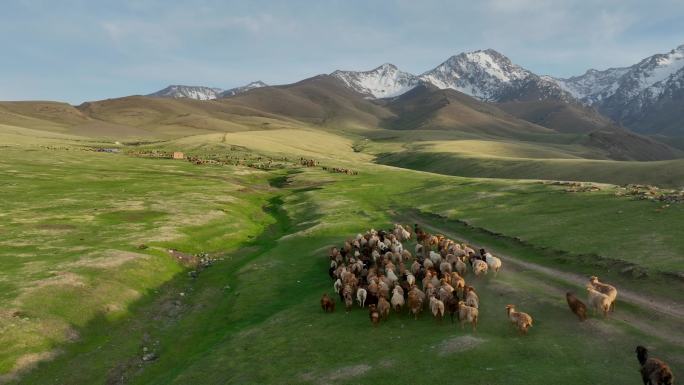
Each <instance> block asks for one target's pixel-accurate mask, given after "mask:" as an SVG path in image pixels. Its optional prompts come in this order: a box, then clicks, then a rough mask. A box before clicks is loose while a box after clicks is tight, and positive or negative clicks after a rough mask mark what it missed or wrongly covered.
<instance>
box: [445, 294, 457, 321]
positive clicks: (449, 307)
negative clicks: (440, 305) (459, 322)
mask: <svg viewBox="0 0 684 385" xmlns="http://www.w3.org/2000/svg"><path fill="white" fill-rule="evenodd" d="M444 307H445V308H446V311H447V313H449V316H450V317H451V323H454V314H456V315H457V316H458V298H456V297H451V298H449V299H448V300H447V301H446V302H445V303H444Z"/></svg>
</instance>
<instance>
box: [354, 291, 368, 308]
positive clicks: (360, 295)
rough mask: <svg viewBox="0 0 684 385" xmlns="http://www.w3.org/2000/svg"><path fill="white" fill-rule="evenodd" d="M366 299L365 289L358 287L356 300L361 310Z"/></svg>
mask: <svg viewBox="0 0 684 385" xmlns="http://www.w3.org/2000/svg"><path fill="white" fill-rule="evenodd" d="M367 297H368V292H367V291H366V289H364V288H362V287H360V288H359V289H358V290H357V291H356V300H357V301H358V302H359V306H361V308H363V307H364V306H365V305H366V298H367Z"/></svg>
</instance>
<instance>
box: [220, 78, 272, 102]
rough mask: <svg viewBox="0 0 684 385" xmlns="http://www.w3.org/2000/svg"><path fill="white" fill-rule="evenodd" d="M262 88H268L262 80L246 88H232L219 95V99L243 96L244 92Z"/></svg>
mask: <svg viewBox="0 0 684 385" xmlns="http://www.w3.org/2000/svg"><path fill="white" fill-rule="evenodd" d="M261 87H268V84H266V83H264V82H262V81H261V80H257V81H255V82H251V83H249V84H247V85H246V86H242V87H235V88H231V89H229V90H226V91H223V92H221V93H220V94H219V97H221V98H226V97H229V96H235V95H238V94H241V93H243V92H247V91H249V90H252V89H255V88H261Z"/></svg>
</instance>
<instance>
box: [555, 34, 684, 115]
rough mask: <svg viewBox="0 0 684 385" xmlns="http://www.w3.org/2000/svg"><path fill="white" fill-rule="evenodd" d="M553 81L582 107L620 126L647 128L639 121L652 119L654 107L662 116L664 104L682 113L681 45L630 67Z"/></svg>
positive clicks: (683, 67) (683, 70) (683, 69)
mask: <svg viewBox="0 0 684 385" xmlns="http://www.w3.org/2000/svg"><path fill="white" fill-rule="evenodd" d="M554 80H556V82H557V83H558V85H559V86H561V87H562V88H563V89H565V90H567V91H568V92H570V93H572V94H573V95H574V96H575V97H576V98H578V99H580V100H581V101H582V102H583V103H585V104H587V105H590V106H594V107H596V108H598V110H599V111H601V112H602V113H604V114H606V115H607V116H609V117H610V118H612V119H614V120H616V121H618V122H620V123H623V124H626V125H632V126H634V127H635V128H639V126H641V125H642V124H646V123H645V122H642V118H643V117H645V116H648V115H652V114H653V110H654V108H656V106H658V110H659V112H660V113H665V114H667V113H668V112H669V111H667V110H665V111H663V110H662V108H661V107H662V106H663V105H665V104H666V105H668V106H669V107H668V109H671V108H679V109H684V98H682V96H681V94H682V92H681V91H682V86H683V83H684V45H681V46H679V47H677V48H676V49H673V50H672V51H670V52H668V53H665V54H656V55H653V56H650V57H648V58H646V59H644V60H642V61H640V62H639V63H637V64H635V65H633V66H631V67H625V68H611V69H608V70H605V71H596V70H589V71H587V72H586V73H585V74H584V75H581V76H575V77H571V78H569V79H554ZM673 101H680V102H679V103H676V102H675V103H673ZM646 125H647V124H646Z"/></svg>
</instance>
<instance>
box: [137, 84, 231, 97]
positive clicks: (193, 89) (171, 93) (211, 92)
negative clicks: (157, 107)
mask: <svg viewBox="0 0 684 385" xmlns="http://www.w3.org/2000/svg"><path fill="white" fill-rule="evenodd" d="M221 92H223V90H222V89H220V88H211V87H204V86H183V85H171V86H168V87H166V88H164V89H163V90H159V91H157V92H155V93H152V94H149V95H147V96H155V97H160V98H174V99H177V98H190V99H197V100H211V99H216V98H217V97H218V96H219V94H220V93H221Z"/></svg>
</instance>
